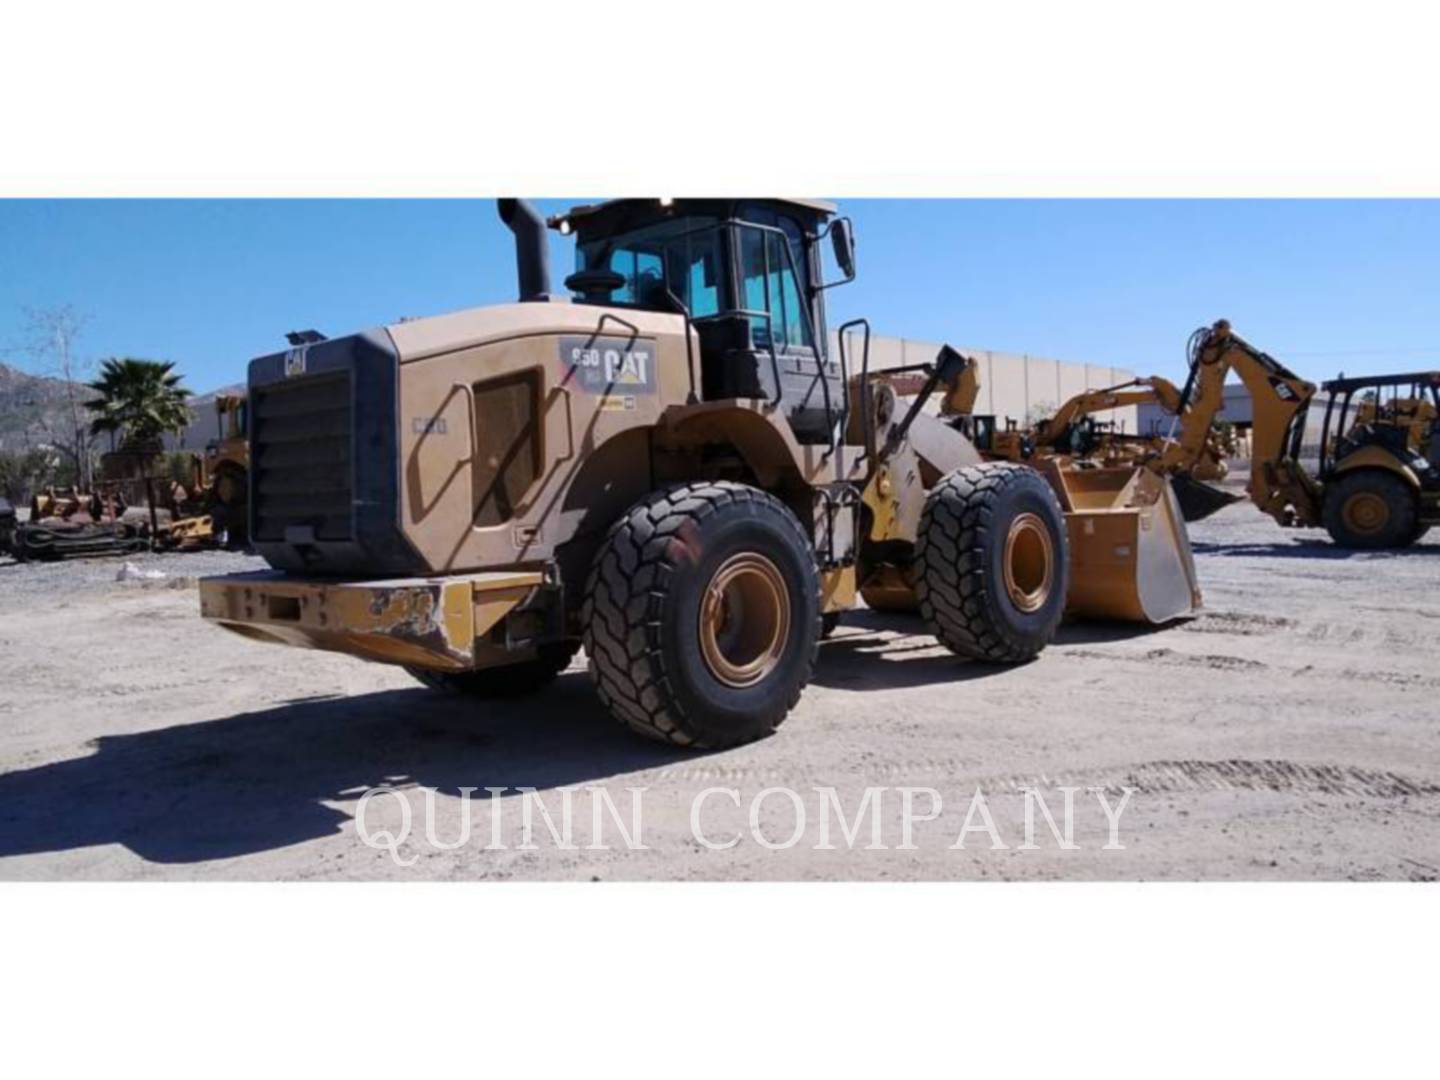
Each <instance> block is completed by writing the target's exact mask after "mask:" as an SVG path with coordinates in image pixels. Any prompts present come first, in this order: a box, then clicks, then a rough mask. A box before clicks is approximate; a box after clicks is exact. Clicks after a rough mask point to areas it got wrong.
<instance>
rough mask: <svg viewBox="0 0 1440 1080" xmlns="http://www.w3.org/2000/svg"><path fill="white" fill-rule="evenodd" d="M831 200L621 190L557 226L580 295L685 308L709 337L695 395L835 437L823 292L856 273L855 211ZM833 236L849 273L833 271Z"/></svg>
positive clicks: (627, 304)
mask: <svg viewBox="0 0 1440 1080" xmlns="http://www.w3.org/2000/svg"><path fill="white" fill-rule="evenodd" d="M834 214H835V207H833V206H831V205H830V204H828V203H823V202H815V201H806V200H782V199H616V200H613V201H610V202H605V203H600V204H598V205H595V206H580V207H576V208H574V209H572V210H570V211H568V212H567V213H565V214H563V215H560V216H558V217H554V218H551V219H550V221H549V225H550V226H551V228H554V229H557V230H558V231H559V232H560V233H562V234H564V235H570V234H572V233H573V234H574V236H575V241H576V245H575V265H576V269H575V272H574V273H573V274H571V275H570V276H569V277H567V278H566V279H565V284H566V287H567V288H569V289H570V290H571V291H572V292H573V293H574V294H575V301H576V302H577V303H584V304H596V305H601V306H605V307H609V308H614V309H617V310H616V318H617V319H618V320H621V321H622V322H623V318H624V309H626V308H634V309H640V310H648V311H666V312H673V313H675V314H679V315H683V316H684V317H685V318H686V319H687V320H688V321H689V322H690V324H691V325H693V327H694V329H695V333H696V336H697V337H698V339H699V343H700V349H699V356H698V358H696V360H695V361H693V362H692V371H691V378H692V387H691V390H692V394H693V396H694V397H695V399H696V400H702V401H717V400H723V399H729V398H753V399H760V400H764V401H767V402H770V403H771V404H773V405H775V406H778V407H780V408H781V409H782V410H783V412H784V415H785V416H786V418H787V419H788V420H789V422H790V425H791V428H792V429H793V430H794V432H795V436H796V438H797V439H798V440H799V441H801V442H827V441H830V439H831V438H832V434H833V432H834V431H835V428H836V425H837V422H838V421H839V420H840V419H841V418H842V416H843V412H844V407H843V396H844V385H843V383H844V379H843V377H842V376H843V374H844V373H843V372H842V371H841V363H840V358H839V357H835V356H830V355H829V349H828V348H827V328H826V323H825V305H824V291H825V289H827V288H830V287H832V286H833V285H839V284H843V283H845V282H848V281H851V280H853V279H854V277H855V264H854V242H853V239H852V235H851V231H850V222H849V219H848V218H836V217H835V216H834ZM827 237H828V239H829V240H830V241H831V243H832V245H833V250H834V261H835V263H836V265H837V266H838V267H839V268H840V272H841V275H842V276H841V278H840V279H839V280H837V281H833V282H826V281H824V279H823V273H822V265H821V264H822V259H821V251H822V248H821V242H822V240H824V239H826V238H827Z"/></svg>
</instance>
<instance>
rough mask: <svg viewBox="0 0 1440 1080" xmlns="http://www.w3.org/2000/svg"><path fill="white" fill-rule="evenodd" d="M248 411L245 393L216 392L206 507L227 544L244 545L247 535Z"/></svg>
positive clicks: (208, 449) (208, 446) (208, 450)
mask: <svg viewBox="0 0 1440 1080" xmlns="http://www.w3.org/2000/svg"><path fill="white" fill-rule="evenodd" d="M248 412H249V410H248V406H247V403H246V398H245V395H244V394H217V395H216V397H215V420H216V432H215V436H216V437H215V438H214V439H212V440H211V441H210V442H209V443H207V444H206V446H205V457H204V463H205V476H206V484H207V490H208V492H209V498H208V502H207V509H208V511H209V513H210V516H211V519H212V521H213V528H214V530H215V532H216V534H217V535H218V536H220V537H222V538H223V539H224V541H225V544H226V546H227V547H244V546H245V544H246V542H247V540H248V538H249V527H250V521H249V518H250V513H249V504H248V499H249V480H248V476H249V472H250V443H249V439H248V436H247V427H248Z"/></svg>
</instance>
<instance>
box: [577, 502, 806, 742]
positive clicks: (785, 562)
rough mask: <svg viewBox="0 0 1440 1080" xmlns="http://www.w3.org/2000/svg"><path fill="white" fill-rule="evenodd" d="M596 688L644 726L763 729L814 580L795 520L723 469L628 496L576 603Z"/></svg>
mask: <svg viewBox="0 0 1440 1080" xmlns="http://www.w3.org/2000/svg"><path fill="white" fill-rule="evenodd" d="M581 621H582V624H583V627H584V635H585V636H584V641H585V652H586V655H587V656H588V657H589V660H590V674H591V676H592V677H593V678H594V680H595V687H596V690H597V691H598V692H599V695H600V699H601V701H603V702H604V703H605V705H606V707H607V708H608V709H609V710H610V712H611V713H612V714H613V715H614V716H615V718H616V719H617V720H619V721H620V722H621V723H623V724H625V725H626V726H627V727H629V728H630V729H631V730H632V731H635V732H637V733H639V734H641V735H644V736H646V737H647V738H651V739H657V740H660V741H662V742H667V743H671V744H674V745H679V746H694V747H707V748H719V747H725V746H735V745H738V744H740V743H744V742H750V741H752V740H754V739H759V738H763V737H764V736H766V735H769V734H770V733H771V732H773V731H774V730H775V728H776V727H778V726H779V725H780V723H781V722H782V721H783V720H784V719H785V716H786V714H787V713H789V711H790V710H791V709H792V708H794V706H795V704H796V702H798V701H799V700H800V692H801V691H802V690H803V689H804V688H805V684H806V683H807V682H809V681H810V674H811V672H812V671H813V669H814V666H815V656H816V652H817V649H818V646H819V638H820V621H821V620H820V578H819V572H818V570H817V568H816V565H815V554H814V551H813V549H812V547H811V544H810V539H809V537H808V536H807V535H806V533H805V531H804V529H803V528H802V527H801V525H800V522H799V521H798V520H796V518H795V515H794V514H792V513H791V512H790V511H789V510H787V509H786V508H785V506H784V505H783V504H782V503H780V502H779V500H777V499H775V498H774V497H773V496H771V495H768V494H766V493H765V492H763V491H759V490H756V489H755V488H751V487H747V486H746V485H744V484H737V483H732V482H729V481H714V482H711V483H695V484H686V485H682V486H679V487H675V488H671V489H668V490H665V491H661V492H657V493H655V494H652V495H650V496H648V497H647V498H646V499H644V500H643V501H641V502H639V503H637V504H636V505H635V506H633V507H632V508H631V509H630V510H629V511H628V512H627V513H626V514H625V515H624V516H623V517H622V518H621V519H620V520H619V521H618V522H616V524H615V525H614V527H613V528H611V530H610V534H609V536H608V537H607V538H606V540H605V543H604V545H603V546H602V547H601V549H600V552H599V554H598V555H597V556H596V559H595V563H594V566H593V568H592V569H591V572H590V578H589V581H588V583H587V585H586V589H585V606H584V610H583V612H582V615H581Z"/></svg>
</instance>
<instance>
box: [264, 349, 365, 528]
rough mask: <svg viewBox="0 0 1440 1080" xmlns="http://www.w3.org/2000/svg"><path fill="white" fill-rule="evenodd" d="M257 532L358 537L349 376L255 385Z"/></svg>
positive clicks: (339, 373)
mask: <svg viewBox="0 0 1440 1080" xmlns="http://www.w3.org/2000/svg"><path fill="white" fill-rule="evenodd" d="M250 419H251V426H252V430H251V435H250V440H251V441H250V453H251V457H252V459H253V463H252V469H253V475H254V481H253V488H252V491H251V502H252V512H253V514H254V522H253V531H254V535H255V537H256V539H259V540H284V539H286V535H285V532H286V530H287V529H290V528H297V527H308V528H310V529H313V530H314V536H315V539H316V540H349V539H351V538H352V537H353V536H354V528H355V522H354V462H353V461H352V458H351V444H352V441H353V439H352V434H351V428H352V419H353V418H352V414H351V392H350V372H349V371H337V372H327V373H325V374H323V375H311V376H306V377H304V378H299V379H294V380H287V381H285V382H280V383H275V384H273V385H270V386H264V387H252V392H251V398H250Z"/></svg>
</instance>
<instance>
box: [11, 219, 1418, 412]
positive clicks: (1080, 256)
mask: <svg viewBox="0 0 1440 1080" xmlns="http://www.w3.org/2000/svg"><path fill="white" fill-rule="evenodd" d="M577 201H593V200H577ZM540 205H541V208H542V210H544V211H545V212H546V213H552V212H555V211H557V210H560V209H563V208H565V207H566V206H568V205H570V203H569V202H568V201H562V200H540ZM843 208H844V210H845V211H846V212H847V213H849V214H850V215H851V217H852V218H853V219H854V221H855V226H856V233H857V247H858V263H859V274H860V276H859V280H858V281H856V282H855V283H854V284H852V285H848V286H845V287H843V288H839V289H835V290H833V291H831V292H830V294H829V298H830V304H831V307H830V321H831V325H832V326H834V325H838V323H839V322H840V321H841V320H842V319H844V318H848V317H850V316H853V315H857V314H864V315H867V316H869V318H870V319H871V322H872V323H873V325H874V326H875V329H876V331H877V332H878V333H883V334H896V335H904V336H909V337H916V338H925V339H936V340H940V339H944V340H949V341H951V342H953V343H955V344H957V345H961V346H970V347H978V348H994V349H1003V350H1008V351H1013V352H1029V353H1032V354H1036V355H1042V356H1050V357H1056V358H1060V359H1065V360H1084V361H1089V362H1092V363H1111V364H1115V365H1117V366H1122V367H1129V368H1133V369H1135V370H1136V371H1137V372H1140V373H1142V374H1144V373H1151V372H1155V373H1160V374H1167V375H1170V376H1171V377H1175V376H1177V375H1179V374H1181V372H1182V366H1181V365H1182V355H1183V346H1184V342H1185V339H1186V337H1187V336H1188V334H1189V332H1190V331H1191V330H1192V329H1194V328H1195V327H1196V326H1198V325H1199V324H1200V323H1202V322H1209V321H1213V320H1214V319H1216V318H1219V317H1222V316H1223V317H1226V318H1229V319H1230V320H1231V321H1232V322H1233V323H1234V324H1235V327H1236V329H1237V330H1238V331H1239V332H1240V333H1241V334H1243V335H1244V336H1246V337H1247V338H1249V339H1250V340H1251V341H1252V342H1254V343H1255V344H1257V345H1259V346H1260V347H1262V348H1264V349H1266V350H1268V351H1269V352H1271V353H1273V354H1275V355H1276V356H1278V357H1280V358H1281V359H1282V360H1285V361H1287V362H1288V363H1289V364H1290V366H1291V367H1293V368H1295V369H1297V370H1298V371H1299V372H1300V374H1302V375H1304V376H1306V377H1309V378H1311V379H1314V380H1317V381H1318V380H1319V379H1322V378H1328V377H1330V376H1332V375H1334V374H1335V373H1336V371H1337V370H1338V369H1340V368H1342V367H1343V368H1344V369H1345V370H1346V372H1347V373H1350V374H1359V373H1362V372H1367V371H1381V370H1409V369H1420V368H1431V367H1440V302H1437V300H1440V258H1437V254H1440V201H1380V200H1376V201H1320V200H1312V201H1302V200H1296V201H1256V200H1202V201H1174V200H1153V201H1150V200H1104V201H1095V200H1061V201H1030V200H998V201H995V200H915V199H894V200H886V199H862V200H849V201H847V202H846V203H845V204H844V207H843ZM552 249H553V259H554V269H555V278H556V281H557V287H558V281H559V279H560V278H562V277H563V276H564V273H565V272H567V270H568V268H569V266H570V264H571V258H572V256H571V251H570V241H569V240H567V239H564V238H561V237H559V236H558V235H555V236H553V240H552ZM514 289H515V274H514V264H513V247H512V243H511V240H510V234H509V233H508V231H507V230H505V228H504V227H503V226H502V225H501V224H500V223H499V221H498V219H497V218H496V215H495V208H494V203H493V202H491V201H488V200H474V201H451V200H365V201H349V200H320V201H304V200H143V201H122V200H115V201H106V200H86V201H65V200H44V201H17V200H9V201H0V360H7V361H9V362H11V363H15V364H18V365H19V366H22V367H25V366H27V361H26V359H25V358H24V356H23V355H21V354H20V352H19V351H18V349H16V348H15V347H14V346H15V345H16V343H18V342H19V341H20V340H22V338H23V310H22V309H23V308H24V307H26V306H29V307H47V306H51V305H59V304H67V303H68V304H71V305H73V306H74V307H75V308H76V309H77V310H79V311H82V312H84V313H86V314H88V315H89V317H90V321H89V323H88V325H87V327H86V329H85V333H84V336H83V338H82V340H81V342H80V346H81V351H82V353H83V354H86V355H89V356H92V357H104V356H110V355H129V356H143V357H152V358H160V359H166V360H173V361H175V362H176V363H177V364H178V365H179V366H180V368H181V370H182V371H183V372H184V373H185V375H186V377H187V382H188V384H189V385H190V386H191V387H192V389H194V390H196V391H205V390H208V389H211V388H213V387H215V386H217V385H221V384H224V383H229V382H237V381H241V380H243V378H244V370H245V363H246V361H247V360H248V359H249V358H250V357H252V356H255V355H258V354H260V353H262V352H269V351H272V350H274V349H276V348H279V347H281V346H282V345H283V341H284V339H283V335H284V333H285V331H287V330H294V329H303V328H306V327H315V328H316V329H319V330H321V331H323V332H325V333H329V334H338V333H343V332H346V331H350V330H357V329H361V328H364V327H367V326H373V325H377V324H380V323H384V322H389V321H393V320H395V319H397V318H399V317H400V316H405V315H427V314H435V313H439V312H443V311H449V310H454V309H456V308H461V307H467V306H471V305H476V304H485V303H494V302H498V301H506V300H509V299H511V298H512V296H513V295H514Z"/></svg>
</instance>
